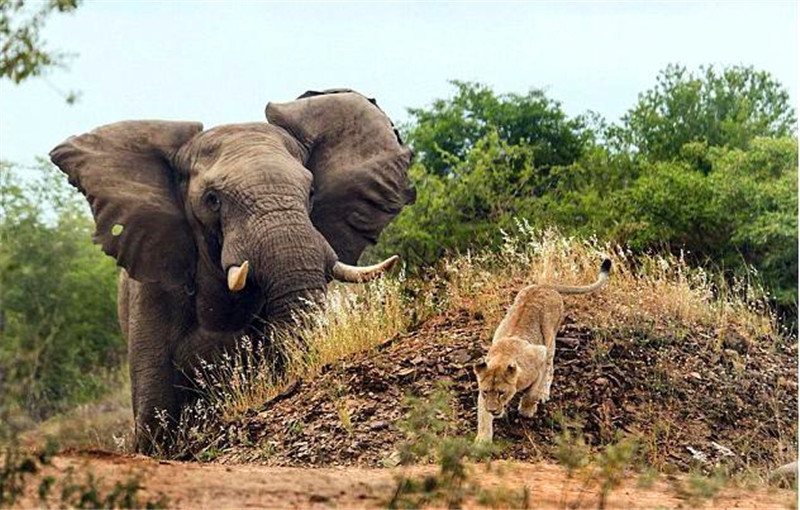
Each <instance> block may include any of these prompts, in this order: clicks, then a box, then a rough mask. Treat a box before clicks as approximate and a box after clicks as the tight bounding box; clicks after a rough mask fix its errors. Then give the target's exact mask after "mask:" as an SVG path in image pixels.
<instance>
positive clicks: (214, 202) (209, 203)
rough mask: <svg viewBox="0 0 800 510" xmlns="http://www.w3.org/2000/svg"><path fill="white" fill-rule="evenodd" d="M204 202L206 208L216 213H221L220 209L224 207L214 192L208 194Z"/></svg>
mask: <svg viewBox="0 0 800 510" xmlns="http://www.w3.org/2000/svg"><path fill="white" fill-rule="evenodd" d="M203 202H204V203H205V204H206V207H208V208H209V209H211V210H212V211H214V212H217V211H219V208H220V206H221V205H222V204H221V203H220V201H219V196H218V195H217V194H216V193H215V192H213V191H209V192H208V193H206V196H205V197H204V198H203Z"/></svg>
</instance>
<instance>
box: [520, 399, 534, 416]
mask: <svg viewBox="0 0 800 510" xmlns="http://www.w3.org/2000/svg"><path fill="white" fill-rule="evenodd" d="M536 407H537V404H536V402H534V403H533V404H532V405H522V402H520V403H519V414H520V415H521V416H524V417H525V418H533V416H534V415H535V414H536Z"/></svg>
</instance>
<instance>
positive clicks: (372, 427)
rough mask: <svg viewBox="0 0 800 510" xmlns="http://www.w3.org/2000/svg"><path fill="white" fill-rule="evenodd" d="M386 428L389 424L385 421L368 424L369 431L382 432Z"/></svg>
mask: <svg viewBox="0 0 800 510" xmlns="http://www.w3.org/2000/svg"><path fill="white" fill-rule="evenodd" d="M388 427H389V424H388V423H387V422H385V421H376V422H372V423H370V424H369V428H370V430H383V429H385V428H388Z"/></svg>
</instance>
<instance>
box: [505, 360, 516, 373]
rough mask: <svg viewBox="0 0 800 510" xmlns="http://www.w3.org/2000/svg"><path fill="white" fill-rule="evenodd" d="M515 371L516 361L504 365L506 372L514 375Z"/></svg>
mask: <svg viewBox="0 0 800 510" xmlns="http://www.w3.org/2000/svg"><path fill="white" fill-rule="evenodd" d="M516 373H517V364H516V363H509V364H508V366H507V367H506V374H508V375H514V374H516Z"/></svg>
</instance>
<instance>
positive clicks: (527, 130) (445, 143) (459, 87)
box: [408, 80, 586, 176]
mask: <svg viewBox="0 0 800 510" xmlns="http://www.w3.org/2000/svg"><path fill="white" fill-rule="evenodd" d="M450 83H451V84H452V85H453V86H455V88H456V94H455V95H454V96H453V97H452V98H449V99H439V100H436V101H434V103H433V105H432V106H431V107H430V108H427V109H426V108H409V110H408V111H409V113H410V114H411V116H412V118H413V127H412V128H411V130H410V131H409V132H408V137H409V139H408V142H409V143H410V145H411V146H412V147H413V148H414V151H415V152H416V154H417V158H418V160H419V161H420V162H421V163H422V164H423V165H425V167H426V169H427V171H428V172H429V173H431V174H433V175H438V176H446V175H449V174H451V173H455V174H458V171H457V170H455V169H454V168H453V163H454V162H458V161H462V160H464V159H465V158H466V156H467V154H468V153H469V152H470V150H471V149H472V148H473V147H475V146H476V145H477V143H478V142H479V141H480V140H481V139H482V138H483V137H485V136H486V135H487V134H489V133H490V132H496V133H497V136H498V137H499V139H500V140H502V141H503V142H506V143H508V144H511V145H517V144H526V145H529V146H530V152H531V154H532V156H533V158H534V160H535V161H536V165H537V168H539V169H540V170H544V169H547V168H549V167H551V166H553V165H568V164H570V163H572V162H574V161H576V160H577V159H578V158H579V157H580V156H581V154H582V149H583V137H585V136H586V133H585V129H584V122H583V120H582V119H568V118H567V116H566V114H564V112H563V111H562V110H561V106H560V104H559V103H558V102H556V101H553V100H552V99H549V98H547V96H545V94H544V92H543V91H541V90H531V91H529V92H528V93H527V94H525V95H520V94H501V95H497V94H495V93H494V92H493V91H492V89H490V88H489V87H487V86H486V85H481V84H479V83H473V82H463V81H457V80H454V81H451V82H450Z"/></svg>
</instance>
